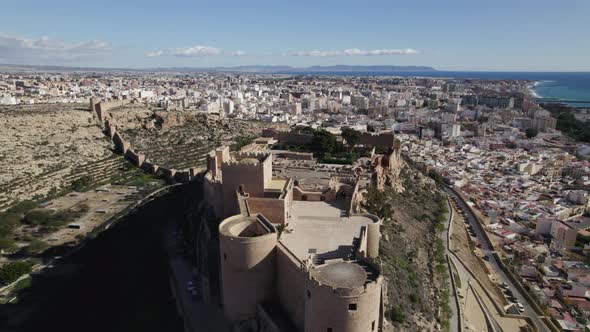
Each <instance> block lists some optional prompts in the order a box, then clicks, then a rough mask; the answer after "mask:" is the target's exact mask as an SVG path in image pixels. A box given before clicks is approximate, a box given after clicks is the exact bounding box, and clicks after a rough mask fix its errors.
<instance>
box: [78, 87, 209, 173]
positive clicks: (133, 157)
mask: <svg viewBox="0 0 590 332" xmlns="http://www.w3.org/2000/svg"><path fill="white" fill-rule="evenodd" d="M132 102H133V101H132V100H130V99H123V100H110V101H103V100H99V99H96V98H90V110H91V111H92V112H93V113H96V115H97V117H98V120H99V121H100V124H101V126H102V127H103V131H104V133H105V135H107V136H108V137H109V138H110V140H111V141H112V142H113V144H114V146H115V152H116V153H118V154H121V155H123V156H124V157H125V159H127V160H129V161H130V162H131V164H133V165H134V166H136V167H139V168H141V169H142V170H144V171H145V172H146V173H148V174H152V175H154V176H157V177H162V178H166V179H169V180H174V181H176V182H181V183H187V182H190V181H192V180H194V179H195V178H196V176H197V175H198V173H199V169H198V168H197V167H190V168H188V169H185V170H176V169H173V168H166V167H163V166H160V165H157V164H155V163H153V162H151V161H150V160H149V158H148V157H146V156H145V155H144V154H141V153H138V152H136V151H135V150H134V149H133V147H132V146H131V143H129V141H127V140H125V139H124V138H123V136H122V135H121V133H120V132H118V131H117V126H116V124H115V121H114V120H113V117H112V116H111V114H110V113H109V111H111V110H113V109H116V108H119V107H122V106H125V105H127V104H130V103H132Z"/></svg>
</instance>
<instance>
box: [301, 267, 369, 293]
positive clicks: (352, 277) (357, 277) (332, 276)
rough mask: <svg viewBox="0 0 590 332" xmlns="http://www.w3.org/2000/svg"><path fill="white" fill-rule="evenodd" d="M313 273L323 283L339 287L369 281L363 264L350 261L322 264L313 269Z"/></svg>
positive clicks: (362, 283) (347, 286)
mask: <svg viewBox="0 0 590 332" xmlns="http://www.w3.org/2000/svg"><path fill="white" fill-rule="evenodd" d="M312 275H313V276H314V277H315V278H316V279H317V281H319V282H320V283H322V284H323V285H328V286H332V287H338V288H355V287H361V286H363V285H364V284H365V282H366V281H367V273H366V272H365V270H364V269H363V268H362V266H360V265H358V264H356V263H350V262H338V263H332V264H326V265H323V266H320V267H319V268H317V269H315V270H313V272H312Z"/></svg>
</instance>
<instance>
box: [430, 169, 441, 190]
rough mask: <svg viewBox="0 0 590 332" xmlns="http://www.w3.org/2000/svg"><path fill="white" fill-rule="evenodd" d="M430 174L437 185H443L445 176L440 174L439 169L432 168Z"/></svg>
mask: <svg viewBox="0 0 590 332" xmlns="http://www.w3.org/2000/svg"><path fill="white" fill-rule="evenodd" d="M428 176H429V177H430V178H432V179H433V180H434V182H436V184H437V185H439V186H441V185H443V184H444V178H443V176H442V175H440V173H438V172H437V171H435V170H433V169H431V170H430V171H428Z"/></svg>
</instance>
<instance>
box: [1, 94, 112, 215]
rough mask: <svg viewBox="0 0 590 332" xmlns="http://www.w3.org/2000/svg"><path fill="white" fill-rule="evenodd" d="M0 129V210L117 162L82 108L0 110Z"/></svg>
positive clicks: (50, 106)
mask: <svg viewBox="0 0 590 332" xmlns="http://www.w3.org/2000/svg"><path fill="white" fill-rule="evenodd" d="M0 128H1V130H0V209H2V207H3V206H6V205H8V204H10V203H11V202H13V201H16V200H23V199H27V198H31V197H34V196H43V195H46V194H47V193H48V192H49V191H52V190H53V191H55V190H59V189H60V188H63V187H67V186H69V184H70V183H71V182H72V181H74V180H76V179H77V178H79V177H81V176H83V175H87V174H89V173H92V172H102V171H108V169H110V168H111V166H114V165H115V164H116V163H117V161H114V160H113V159H111V158H113V157H114V155H113V153H112V152H111V150H110V143H109V141H108V140H106V139H105V138H104V135H103V133H102V132H101V129H100V127H99V126H98V125H97V120H96V118H94V115H93V114H92V113H91V112H89V111H88V110H87V107H86V104H84V105H78V104H39V105H20V106H2V107H0ZM115 167H116V166H115ZM96 176H99V174H98V173H97V174H96Z"/></svg>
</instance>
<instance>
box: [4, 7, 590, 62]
mask: <svg viewBox="0 0 590 332" xmlns="http://www.w3.org/2000/svg"><path fill="white" fill-rule="evenodd" d="M589 20H590V1H588V0H495V1H492V0H469V1H468V0H413V1H409V0H408V1H394V0H389V1H380V0H364V1H359V0H357V1H348V0H339V1H332V0H315V1H308V0H299V1H280V0H275V1H271V0H266V1H262V0H249V1H247V0H241V1H224V0H217V1H209V0H207V1H180V0H167V1H162V0H159V1H153V0H143V1H123V0H119V1H114V0H101V1H85V0H84V1H83V0H76V1H72V0H53V1H46V0H29V1H23V0H3V1H2V4H1V9H0V63H19V64H53V65H76V66H78V65H82V66H98V67H130V68H139V67H142V68H145V67H168V66H191V67H211V66H235V65H251V64H258V65H291V66H308V65H334V64H358V65H372V64H376V65H378V64H387V65H425V66H433V67H435V68H437V69H441V70H522V71H590V21H589Z"/></svg>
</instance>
